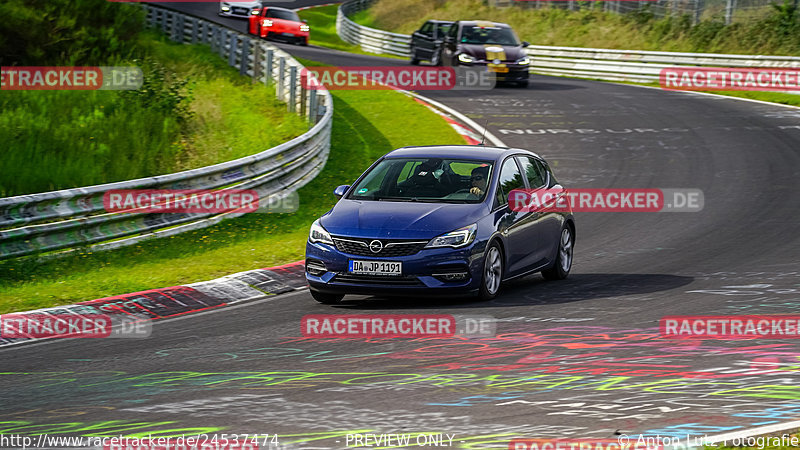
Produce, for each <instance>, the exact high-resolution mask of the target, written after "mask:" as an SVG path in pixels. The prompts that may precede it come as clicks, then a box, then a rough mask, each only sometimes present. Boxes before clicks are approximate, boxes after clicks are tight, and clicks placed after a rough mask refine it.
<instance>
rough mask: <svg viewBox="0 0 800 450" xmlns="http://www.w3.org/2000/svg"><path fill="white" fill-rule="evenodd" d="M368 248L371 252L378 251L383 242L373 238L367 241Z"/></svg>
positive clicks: (381, 247) (381, 248)
mask: <svg viewBox="0 0 800 450" xmlns="http://www.w3.org/2000/svg"><path fill="white" fill-rule="evenodd" d="M369 250H370V251H371V252H372V253H380V252H381V250H383V243H381V241H379V240H377V239H375V240H374V241H372V242H370V243H369Z"/></svg>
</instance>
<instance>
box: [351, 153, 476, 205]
mask: <svg viewBox="0 0 800 450" xmlns="http://www.w3.org/2000/svg"><path fill="white" fill-rule="evenodd" d="M491 173H492V163H491V162H487V161H475V160H466V159H442V158H387V159H384V160H383V161H381V162H380V163H378V164H377V165H376V166H375V167H373V168H372V170H370V171H369V172H368V173H367V174H366V175H365V176H364V177H363V178H362V180H361V182H360V183H358V185H356V186H355V188H354V189H353V190H352V191H351V192H352V193H351V194H350V195H349V196H348V198H350V199H353V200H375V201H420V202H436V203H480V202H481V201H483V199H484V198H485V197H486V190H487V186H488V181H489V179H490V177H491Z"/></svg>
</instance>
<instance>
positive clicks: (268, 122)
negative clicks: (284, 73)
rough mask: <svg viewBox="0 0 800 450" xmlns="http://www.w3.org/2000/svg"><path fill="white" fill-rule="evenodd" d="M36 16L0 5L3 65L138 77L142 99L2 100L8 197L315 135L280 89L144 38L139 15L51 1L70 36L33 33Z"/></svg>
mask: <svg viewBox="0 0 800 450" xmlns="http://www.w3.org/2000/svg"><path fill="white" fill-rule="evenodd" d="M35 7H37V6H36V5H32V4H30V3H26V2H23V1H21V0H11V1H10V2H8V3H3V4H2V5H0V14H3V15H4V17H10V18H11V19H10V20H8V21H5V22H4V23H3V25H0V28H2V29H3V32H0V35H1V36H3V38H0V50H2V52H0V54H3V55H4V56H3V57H2V61H3V65H40V66H41V65H53V66H56V65H64V66H70V65H86V66H94V65H102V66H113V65H120V66H139V67H141V68H142V69H143V71H144V75H145V77H144V79H145V83H144V85H143V87H142V89H140V90H138V91H8V90H6V91H2V92H0V142H3V144H4V151H3V152H2V153H0V168H2V169H0V196H13V195H21V194H28V193H34V192H43V191H50V190H56V189H65V188H71V187H79V186H88V185H93V184H102V183H108V182H113V181H121V180H129V179H134V178H141V177H146V176H152V175H159V174H164V173H171V172H177V171H180V170H185V169H191V168H196V167H202V166H206V165H209V164H214V163H218V162H222V161H227V160H230V159H235V158H239V157H242V156H247V155H250V154H253V153H256V152H258V151H261V150H265V149H267V148H270V147H272V146H274V145H277V144H279V143H281V142H284V141H286V140H288V139H291V138H293V137H295V136H299V135H300V134H302V133H303V132H304V131H305V130H306V129H307V123H306V122H305V121H304V120H303V118H301V117H299V116H297V115H296V114H293V113H290V112H288V111H287V110H286V106H285V105H284V104H282V103H280V102H278V101H277V99H276V97H275V91H274V88H273V87H271V86H263V85H254V84H252V83H250V81H249V80H248V79H247V78H244V77H241V76H239V74H238V72H237V71H236V70H235V69H233V68H231V67H228V66H227V65H226V64H225V62H224V61H223V60H222V59H221V58H219V56H217V55H215V54H213V53H212V52H210V51H209V50H208V49H206V48H201V47H192V46H183V45H177V44H174V43H172V42H169V41H168V40H166V39H165V38H164V36H162V35H160V34H157V33H155V32H149V31H142V30H143V17H142V15H141V9H140V8H139V7H138V5H137V6H134V5H129V4H120V3H109V2H106V1H104V0H79V1H76V2H73V1H71V0H70V1H67V0H56V1H54V2H48V3H47V5H44V6H42V7H44V8H45V9H46V10H47V11H45V14H46V13H47V12H49V9H50V8H57V9H58V12H53V14H58V16H57V17H58V19H57V22H56V27H57V28H59V32H60V33H61V34H62V35H61V36H59V35H58V34H56V33H51V34H40V33H39V32H38V31H35V30H31V23H30V21H36V20H39V19H40V17H39V11H38V10H36V11H34V14H32V15H28V16H26V15H25V14H26V13H30V12H31V9H32V8H35ZM86 10H92V11H95V13H94V14H86V12H85V11H86ZM45 17H46V16H45ZM62 22H63V23H62ZM84 22H85V23H86V24H89V25H91V28H89V27H88V26H83V25H79V24H81V23H84ZM42 25H45V24H42ZM50 25H51V26H52V24H50ZM4 33H7V34H4ZM97 36H100V37H104V38H105V39H100V38H97ZM37 42H38V45H33V44H32V43H37ZM23 43H24V44H23ZM29 44H30V45H29ZM87 46H88V50H87ZM53 47H55V49H53ZM98 48H99V50H100V51H98Z"/></svg>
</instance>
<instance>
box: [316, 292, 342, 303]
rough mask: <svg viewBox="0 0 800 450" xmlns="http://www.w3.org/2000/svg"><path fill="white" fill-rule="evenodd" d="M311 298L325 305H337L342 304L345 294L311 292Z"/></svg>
mask: <svg viewBox="0 0 800 450" xmlns="http://www.w3.org/2000/svg"><path fill="white" fill-rule="evenodd" d="M311 296H312V297H314V300H316V301H318V302H320V303H322V304H323V305H335V304H337V303H341V301H342V299H343V298H344V294H325V293H322V292H317V291H311Z"/></svg>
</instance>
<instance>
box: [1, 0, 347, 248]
mask: <svg viewBox="0 0 800 450" xmlns="http://www.w3.org/2000/svg"><path fill="white" fill-rule="evenodd" d="M144 7H145V8H146V10H147V22H148V24H149V25H150V26H153V27H156V28H160V29H161V30H163V31H164V32H165V33H167V34H168V35H169V37H170V39H172V40H174V41H177V42H182V43H192V44H195V43H203V44H209V45H210V46H211V49H212V50H213V51H215V52H217V53H219V55H220V56H221V57H223V58H225V59H226V60H227V61H228V64H229V65H231V66H234V67H237V68H239V72H240V73H241V74H243V75H248V76H250V77H252V78H253V80H254V82H259V83H264V84H273V83H274V84H275V89H276V91H277V95H278V98H279V99H280V100H282V101H284V102H286V104H287V108H288V109H289V110H290V111H295V112H297V113H298V114H301V115H304V116H307V117H308V119H309V121H310V126H311V128H310V130H309V131H307V132H306V133H304V134H303V135H301V136H298V137H296V138H294V139H292V140H290V141H288V142H285V143H283V144H281V145H278V146H276V147H273V148H270V149H267V150H263V151H260V152H259V153H256V154H254V155H251V156H247V157H244V158H239V159H236V160H233V161H228V162H224V163H220V164H215V165H213V166H208V167H203V168H199V169H193V170H187V171H184V172H178V173H173V174H168V175H160V176H155V177H149V178H140V179H136V180H130V181H122V182H117V183H109V184H103V185H97V186H89V187H82V188H75V189H65V190H60V191H53V192H44V193H40V194H31V195H20V196H16V197H6V198H0V259H3V258H10V257H18V256H24V255H31V254H35V253H41V252H52V251H57V250H62V249H67V248H88V249H90V250H92V251H97V250H105V249H111V248H118V247H123V246H126V245H131V244H135V243H137V242H140V241H142V240H145V239H151V238H157V237H165V236H172V235H175V234H178V233H182V232H184V231H189V230H193V229H197V228H203V227H207V226H210V225H214V224H216V223H218V222H220V221H222V220H223V219H225V218H230V217H236V216H239V215H242V214H244V213H242V212H236V211H232V212H226V213H222V214H219V213H106V212H105V209H104V206H103V195H104V193H105V192H106V191H109V190H112V189H221V188H224V189H253V190H255V191H256V192H258V194H259V198H260V199H268V198H272V199H275V198H282V197H285V196H287V195H288V194H289V193H291V192H293V191H295V190H297V189H299V188H300V187H302V186H303V185H305V184H306V183H308V182H309V181H310V180H311V179H313V178H314V177H315V176H316V175H317V174H318V173H319V172H320V171H321V170H322V168H323V166H324V165H325V162H326V161H327V159H328V153H329V151H330V136H331V126H332V117H333V101H332V98H331V95H330V93H329V92H328V91H327V90H324V89H323V90H306V89H304V87H303V85H302V84H301V80H300V78H301V77H300V71H301V69H302V68H303V66H302V65H301V64H300V63H299V62H297V61H296V60H295V59H294V58H292V57H291V56H290V55H289V54H288V53H286V52H284V51H282V50H280V49H279V48H277V47H275V46H273V45H270V44H268V43H266V42H264V41H262V40H261V39H257V38H255V37H253V36H249V35H246V34H243V33H239V32H236V31H233V30H230V29H227V28H225V27H223V26H220V25H217V24H214V23H211V22H209V21H206V20H203V19H200V18H197V17H192V16H189V15H186V14H183V13H179V12H176V11H171V10H168V9H165V8H161V7H158V6H154V5H149V4H148V5H145V6H144Z"/></svg>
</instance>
